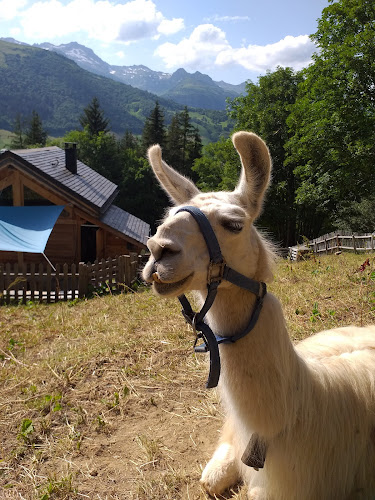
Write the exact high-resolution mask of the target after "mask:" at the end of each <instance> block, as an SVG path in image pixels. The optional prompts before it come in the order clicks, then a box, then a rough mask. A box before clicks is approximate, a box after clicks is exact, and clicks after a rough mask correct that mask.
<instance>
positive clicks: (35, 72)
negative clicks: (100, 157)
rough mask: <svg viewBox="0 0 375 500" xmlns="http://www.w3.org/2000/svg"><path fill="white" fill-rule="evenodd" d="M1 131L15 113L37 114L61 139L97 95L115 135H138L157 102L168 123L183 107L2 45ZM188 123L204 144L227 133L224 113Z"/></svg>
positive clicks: (43, 53)
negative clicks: (131, 133) (127, 131)
mask: <svg viewBox="0 0 375 500" xmlns="http://www.w3.org/2000/svg"><path fill="white" fill-rule="evenodd" d="M0 68H1V79H0V103H1V113H0V129H5V130H13V127H14V120H15V119H16V116H17V113H19V114H21V115H22V116H23V117H25V116H30V115H31V113H32V111H33V110H36V111H37V112H38V114H39V115H40V117H41V119H42V121H43V125H44V127H45V128H46V129H47V131H48V132H49V134H50V135H55V136H62V135H64V134H65V133H66V132H67V131H69V130H74V129H80V128H81V127H80V124H79V116H80V115H81V114H82V111H83V109H84V107H86V106H87V105H88V104H89V102H90V101H91V99H92V98H93V97H98V99H99V102H100V104H101V107H102V109H103V111H104V113H105V115H106V116H107V117H108V118H109V120H110V126H111V129H112V131H113V132H115V133H117V134H123V133H125V131H126V130H129V131H131V132H133V133H135V134H140V133H141V132H142V130H143V126H144V122H145V119H146V117H147V116H149V114H150V112H151V111H152V109H153V108H154V106H155V101H156V100H158V101H159V104H160V105H161V107H162V108H163V110H164V113H165V122H166V124H168V123H169V122H170V120H171V118H172V116H173V114H175V113H176V112H179V111H182V109H183V106H182V105H179V104H177V103H175V102H173V101H171V100H168V99H165V98H164V97H162V96H160V97H158V96H156V95H154V94H151V93H150V92H146V91H143V90H140V89H137V88H135V87H133V86H130V85H127V84H124V83H120V82H117V81H114V80H112V79H109V78H106V77H104V76H101V75H97V74H94V73H92V72H88V71H87V70H84V69H82V68H81V67H79V66H78V65H77V64H76V63H75V62H74V61H72V60H71V59H69V58H67V57H66V56H63V55H61V54H58V53H56V52H54V51H49V50H44V49H41V48H38V47H35V46H31V45H27V44H22V43H19V44H17V43H13V42H8V41H7V42H5V41H0ZM190 111H191V112H192V113H191V114H192V122H193V124H194V125H195V126H197V127H198V128H199V131H200V134H201V136H202V138H203V139H204V141H205V142H209V141H214V140H217V139H218V138H219V136H220V135H223V134H227V133H229V131H230V125H229V123H228V118H227V116H226V114H225V112H223V111H210V110H205V111H203V110H198V109H194V110H189V112H190Z"/></svg>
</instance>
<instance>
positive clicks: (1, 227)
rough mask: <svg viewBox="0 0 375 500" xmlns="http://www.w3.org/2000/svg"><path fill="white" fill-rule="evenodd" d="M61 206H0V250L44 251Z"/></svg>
mask: <svg viewBox="0 0 375 500" xmlns="http://www.w3.org/2000/svg"><path fill="white" fill-rule="evenodd" d="M63 208H64V207H63V206H59V205H51V206H43V207H0V250H6V251H11V252H33V253H44V249H45V247H46V245H47V241H48V238H49V236H50V234H51V231H52V229H53V226H54V225H55V223H56V221H57V219H58V217H59V215H60V214H61V212H62V210H63Z"/></svg>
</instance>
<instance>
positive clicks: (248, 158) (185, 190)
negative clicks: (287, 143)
mask: <svg viewBox="0 0 375 500" xmlns="http://www.w3.org/2000/svg"><path fill="white" fill-rule="evenodd" d="M232 140H233V144H234V146H235V148H236V150H237V152H238V154H239V156H240V158H241V163H242V171H241V176H240V179H239V182H238V185H237V187H236V189H235V190H234V191H233V192H211V193H203V192H200V191H199V189H198V188H197V187H196V186H195V184H194V183H193V182H191V181H190V180H188V179H186V178H185V177H183V176H182V175H180V174H179V173H178V172H176V171H175V170H174V169H173V168H171V167H170V166H168V165H167V164H166V163H165V162H164V161H163V160H162V155H161V149H160V147H159V146H158V145H156V146H152V147H151V148H150V149H149V152H148V155H149V161H150V164H151V166H152V169H153V170H154V173H155V175H156V177H157V178H158V180H159V182H160V184H161V186H162V188H163V189H164V190H165V191H166V192H167V194H168V195H169V197H170V198H171V200H172V201H173V203H174V204H175V207H174V208H171V209H170V210H169V212H168V214H167V216H166V218H165V219H164V221H163V223H162V224H161V225H160V226H159V227H158V229H157V232H156V234H155V236H153V237H152V238H150V239H149V241H148V244H147V246H148V248H149V250H150V252H151V256H150V259H149V261H148V263H147V264H146V266H145V268H144V270H143V278H144V279H145V280H146V281H148V282H150V283H152V284H153V288H154V290H155V291H156V293H158V294H160V295H165V296H177V295H180V294H182V293H185V292H187V291H188V290H205V289H206V288H207V270H208V266H209V261H210V258H209V253H208V249H207V246H206V243H205V241H204V237H203V235H202V233H201V231H200V229H199V226H198V224H197V222H196V221H195V219H194V218H193V216H192V215H191V214H190V213H188V212H185V211H182V212H178V213H177V211H178V209H179V208H180V207H181V206H185V205H190V206H195V207H198V208H199V209H200V210H201V211H202V212H203V213H204V214H205V215H206V217H207V218H208V220H209V221H210V223H211V226H212V228H213V230H214V232H215V234H216V237H217V239H218V242H219V244H220V247H221V252H222V255H223V256H224V259H225V261H226V263H227V264H228V266H230V267H231V268H233V269H235V270H236V271H238V272H240V273H241V274H244V275H245V276H248V277H250V278H255V279H259V280H262V281H270V279H272V276H271V271H270V266H269V264H270V263H269V252H268V251H267V249H266V247H265V245H264V243H263V241H262V238H261V237H260V236H259V234H258V233H257V231H256V229H255V228H254V227H253V222H254V220H255V219H256V218H257V216H258V215H259V213H260V210H261V207H262V202H263V197H264V192H265V190H266V188H267V186H268V183H269V179H270V171H271V159H270V155H269V151H268V148H267V146H266V145H265V143H264V142H263V141H262V140H261V139H260V138H259V137H258V136H256V135H255V134H252V133H249V132H237V133H236V134H234V135H233V138H232ZM228 286H233V285H231V284H230V283H227V282H224V281H223V283H222V284H221V285H220V287H221V288H223V287H228Z"/></svg>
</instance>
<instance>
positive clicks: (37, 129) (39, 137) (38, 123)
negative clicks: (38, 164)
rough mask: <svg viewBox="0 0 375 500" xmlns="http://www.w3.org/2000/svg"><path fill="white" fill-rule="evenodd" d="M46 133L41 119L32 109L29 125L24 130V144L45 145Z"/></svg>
mask: <svg viewBox="0 0 375 500" xmlns="http://www.w3.org/2000/svg"><path fill="white" fill-rule="evenodd" d="M47 136H48V133H47V131H46V130H45V129H44V128H43V124H42V120H41V118H40V116H39V114H38V113H37V112H36V111H35V110H33V112H32V115H31V118H30V121H29V126H28V128H27V129H26V132H25V141H24V144H25V145H27V146H42V147H43V146H45V145H46V141H47Z"/></svg>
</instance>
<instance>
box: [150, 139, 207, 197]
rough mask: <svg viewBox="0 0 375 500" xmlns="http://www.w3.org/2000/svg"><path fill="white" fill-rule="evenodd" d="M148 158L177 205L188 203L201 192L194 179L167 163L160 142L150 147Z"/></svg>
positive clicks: (162, 185) (161, 183)
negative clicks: (162, 154)
mask: <svg viewBox="0 0 375 500" xmlns="http://www.w3.org/2000/svg"><path fill="white" fill-rule="evenodd" d="M148 159H149V162H150V165H151V167H152V170H153V171H154V173H155V175H156V177H157V178H158V180H159V183H160V185H161V187H162V188H163V189H164V190H165V191H166V193H167V194H168V195H169V197H170V198H171V200H172V201H173V202H174V203H175V204H176V205H181V204H182V203H186V202H187V201H189V200H190V199H191V198H193V197H194V196H195V195H197V194H198V193H199V192H200V191H199V189H198V188H197V187H196V185H195V184H194V183H193V182H192V181H190V180H189V179H187V178H186V177H184V176H183V175H181V174H179V173H178V172H176V170H174V169H173V168H172V167H170V166H169V165H167V164H166V163H165V161H164V160H163V159H162V157H161V148H160V146H159V145H158V144H156V145H155V146H151V147H150V148H149V150H148Z"/></svg>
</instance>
